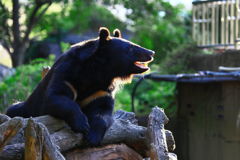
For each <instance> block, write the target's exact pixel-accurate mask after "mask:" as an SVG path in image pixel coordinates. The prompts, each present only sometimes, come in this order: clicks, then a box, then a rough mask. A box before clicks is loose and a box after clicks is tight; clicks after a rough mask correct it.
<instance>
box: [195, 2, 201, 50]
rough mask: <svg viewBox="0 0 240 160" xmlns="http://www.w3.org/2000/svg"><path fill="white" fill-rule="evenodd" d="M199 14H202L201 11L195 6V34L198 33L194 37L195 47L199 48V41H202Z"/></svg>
mask: <svg viewBox="0 0 240 160" xmlns="http://www.w3.org/2000/svg"><path fill="white" fill-rule="evenodd" d="M201 14H202V10H201V7H200V6H199V5H196V17H197V30H196V33H198V34H197V35H196V38H197V45H198V46H200V45H201V41H202V35H201V21H200V19H201Z"/></svg>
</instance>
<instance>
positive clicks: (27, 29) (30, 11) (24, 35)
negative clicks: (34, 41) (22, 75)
mask: <svg viewBox="0 0 240 160" xmlns="http://www.w3.org/2000/svg"><path fill="white" fill-rule="evenodd" d="M53 1H54V0H31V1H27V2H26V1H21V0H12V1H11V2H10V1H8V0H5V1H4V0H1V1H0V42H1V43H2V45H3V46H4V48H5V49H6V50H7V51H8V53H9V54H10V56H11V59H12V62H13V66H14V67H16V66H19V65H21V64H23V60H24V54H25V52H26V50H27V48H28V46H29V42H30V37H29V36H30V33H31V31H32V30H33V28H34V27H35V25H36V24H37V23H38V22H39V21H40V19H41V17H42V16H43V15H44V13H45V12H46V11H47V9H48V8H49V7H50V6H51V4H52V3H53ZM25 16H26V17H25Z"/></svg>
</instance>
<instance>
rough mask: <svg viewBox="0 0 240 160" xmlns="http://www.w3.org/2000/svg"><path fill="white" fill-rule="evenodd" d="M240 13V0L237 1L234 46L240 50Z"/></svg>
mask: <svg viewBox="0 0 240 160" xmlns="http://www.w3.org/2000/svg"><path fill="white" fill-rule="evenodd" d="M238 13H239V0H236V2H235V34H234V44H235V49H238V42H237V40H238V23H239V22H238V19H239V17H238Z"/></svg>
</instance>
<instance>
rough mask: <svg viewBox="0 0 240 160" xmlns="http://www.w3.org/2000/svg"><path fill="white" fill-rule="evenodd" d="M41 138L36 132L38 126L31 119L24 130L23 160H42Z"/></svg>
mask: <svg viewBox="0 0 240 160" xmlns="http://www.w3.org/2000/svg"><path fill="white" fill-rule="evenodd" d="M42 148H43V137H42V135H40V134H39V132H38V126H37V125H36V124H35V122H34V121H33V119H32V118H30V119H29V120H28V123H27V127H26V128H25V153H24V159H25V160H32V159H34V160H42V159H43V158H42Z"/></svg>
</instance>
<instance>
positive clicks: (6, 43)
mask: <svg viewBox="0 0 240 160" xmlns="http://www.w3.org/2000/svg"><path fill="white" fill-rule="evenodd" d="M0 8H1V9H2V11H3V14H5V15H2V19H3V21H2V23H1V26H2V28H3V37H2V38H3V47H4V48H5V49H6V50H7V51H8V53H9V54H11V51H10V47H12V41H11V34H10V27H9V25H8V23H7V19H8V18H9V17H10V16H9V15H10V14H9V11H8V10H7V9H6V7H5V6H4V4H3V3H2V2H1V1H0ZM4 16H5V17H4Z"/></svg>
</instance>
